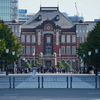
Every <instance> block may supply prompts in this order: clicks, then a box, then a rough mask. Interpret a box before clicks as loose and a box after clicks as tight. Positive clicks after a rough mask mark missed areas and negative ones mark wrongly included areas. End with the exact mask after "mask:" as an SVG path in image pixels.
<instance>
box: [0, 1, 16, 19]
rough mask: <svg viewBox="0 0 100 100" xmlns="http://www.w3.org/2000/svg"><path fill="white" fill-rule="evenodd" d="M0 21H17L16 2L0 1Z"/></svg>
mask: <svg viewBox="0 0 100 100" xmlns="http://www.w3.org/2000/svg"><path fill="white" fill-rule="evenodd" d="M0 19H2V20H4V21H12V20H14V19H18V0H0Z"/></svg>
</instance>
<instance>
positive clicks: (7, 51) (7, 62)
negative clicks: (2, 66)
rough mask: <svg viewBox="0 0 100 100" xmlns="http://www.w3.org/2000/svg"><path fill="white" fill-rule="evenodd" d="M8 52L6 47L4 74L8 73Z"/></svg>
mask: <svg viewBox="0 0 100 100" xmlns="http://www.w3.org/2000/svg"><path fill="white" fill-rule="evenodd" d="M8 53H9V49H6V55H7V59H6V75H8Z"/></svg>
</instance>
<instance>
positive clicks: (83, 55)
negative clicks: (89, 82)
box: [83, 54, 86, 74]
mask: <svg viewBox="0 0 100 100" xmlns="http://www.w3.org/2000/svg"><path fill="white" fill-rule="evenodd" d="M85 57H86V55H85V54H83V58H85ZM84 74H85V61H84Z"/></svg>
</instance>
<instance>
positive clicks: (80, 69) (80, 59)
mask: <svg viewBox="0 0 100 100" xmlns="http://www.w3.org/2000/svg"><path fill="white" fill-rule="evenodd" d="M81 58H82V57H81V56H79V59H80V73H81Z"/></svg>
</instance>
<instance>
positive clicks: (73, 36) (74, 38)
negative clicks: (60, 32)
mask: <svg viewBox="0 0 100 100" xmlns="http://www.w3.org/2000/svg"><path fill="white" fill-rule="evenodd" d="M75 42H76V36H75V35H72V43H75Z"/></svg>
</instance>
